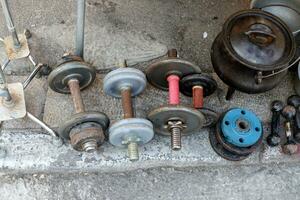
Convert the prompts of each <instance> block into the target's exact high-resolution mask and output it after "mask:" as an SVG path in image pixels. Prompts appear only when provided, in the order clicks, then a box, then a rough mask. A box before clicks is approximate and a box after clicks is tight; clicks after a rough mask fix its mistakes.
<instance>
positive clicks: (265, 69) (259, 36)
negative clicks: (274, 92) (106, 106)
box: [211, 9, 296, 99]
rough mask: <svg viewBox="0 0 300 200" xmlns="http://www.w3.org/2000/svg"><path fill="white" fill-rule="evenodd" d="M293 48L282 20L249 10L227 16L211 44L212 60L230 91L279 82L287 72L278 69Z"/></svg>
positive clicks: (257, 88) (259, 88) (264, 88)
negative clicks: (220, 30) (221, 28)
mask: <svg viewBox="0 0 300 200" xmlns="http://www.w3.org/2000/svg"><path fill="white" fill-rule="evenodd" d="M295 50H296V45H295V39H294V37H293V34H292V32H291V31H290V29H289V28H288V27H287V25H286V24H285V23H284V22H283V21H282V20H281V19H279V18H278V17H276V16H274V15H272V14H270V13H267V12H264V11H261V10H256V9H251V10H244V11H240V12H237V13H235V14H233V15H232V16H230V17H229V18H228V19H227V21H226V22H225V24H224V26H223V30H222V32H221V33H220V34H219V35H218V36H217V38H216V39H215V41H214V43H213V45H212V49H211V59H212V64H213V67H214V70H215V72H216V73H217V74H218V76H219V77H220V78H221V79H222V80H223V81H224V82H225V83H226V84H227V85H228V86H229V87H230V90H229V92H231V93H233V91H234V90H235V89H236V90H239V91H242V92H245V93H249V94H252V93H261V92H265V91H268V90H270V89H272V88H274V87H275V86H276V85H277V84H279V83H280V82H281V80H282V78H283V77H284V76H285V75H286V73H287V72H286V71H282V72H281V70H282V69H284V68H286V67H287V66H288V65H289V62H290V61H291V60H292V59H293V57H294V55H295ZM279 72H280V73H279ZM230 98H231V95H229V94H228V95H227V99H230Z"/></svg>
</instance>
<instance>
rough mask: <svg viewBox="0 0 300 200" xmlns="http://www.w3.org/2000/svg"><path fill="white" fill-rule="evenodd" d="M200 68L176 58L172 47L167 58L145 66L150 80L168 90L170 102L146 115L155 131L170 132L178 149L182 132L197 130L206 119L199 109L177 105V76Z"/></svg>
mask: <svg viewBox="0 0 300 200" xmlns="http://www.w3.org/2000/svg"><path fill="white" fill-rule="evenodd" d="M200 72H201V71H200V69H199V67H198V66H196V65H195V64H193V63H190V62H188V61H185V60H183V59H180V58H177V51H176V50H175V49H172V50H169V52H168V58H167V59H164V60H162V61H159V62H155V63H153V64H151V65H150V66H149V67H148V68H147V71H146V75H147V79H148V81H149V83H151V84H152V85H153V86H155V87H157V88H159V89H161V90H166V91H169V105H167V106H163V107H160V108H157V109H155V110H153V111H152V112H150V113H149V114H148V119H150V121H152V123H153V125H154V129H155V132H156V133H158V134H161V135H167V136H171V147H172V149H173V150H180V149H181V136H182V135H188V134H191V133H194V132H196V131H198V130H199V129H200V128H201V127H202V126H203V123H204V121H205V118H204V116H203V114H202V113H201V112H199V111H197V110H196V109H194V108H189V107H185V106H181V105H179V104H180V96H179V80H180V78H181V77H183V76H185V75H187V74H192V73H200Z"/></svg>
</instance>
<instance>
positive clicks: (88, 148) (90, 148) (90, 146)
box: [82, 140, 98, 153]
mask: <svg viewBox="0 0 300 200" xmlns="http://www.w3.org/2000/svg"><path fill="white" fill-rule="evenodd" d="M97 147H98V145H97V141H96V140H90V141H86V142H85V143H83V145H82V149H83V150H84V151H85V152H88V153H92V152H94V151H96V150H97Z"/></svg>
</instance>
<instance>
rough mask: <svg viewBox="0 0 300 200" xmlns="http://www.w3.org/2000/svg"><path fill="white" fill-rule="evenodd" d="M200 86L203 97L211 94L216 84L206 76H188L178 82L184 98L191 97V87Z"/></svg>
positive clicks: (200, 74)
mask: <svg viewBox="0 0 300 200" xmlns="http://www.w3.org/2000/svg"><path fill="white" fill-rule="evenodd" d="M194 86H202V87H203V96H204V97H206V96H209V95H211V94H213V93H214V92H215V91H216V89H217V82H216V81H215V80H214V79H213V78H212V77H211V76H209V75H208V74H202V73H199V74H189V75H187V76H184V77H183V78H182V79H181V80H180V92H181V93H182V94H184V95H185V96H189V97H191V96H193V87H194Z"/></svg>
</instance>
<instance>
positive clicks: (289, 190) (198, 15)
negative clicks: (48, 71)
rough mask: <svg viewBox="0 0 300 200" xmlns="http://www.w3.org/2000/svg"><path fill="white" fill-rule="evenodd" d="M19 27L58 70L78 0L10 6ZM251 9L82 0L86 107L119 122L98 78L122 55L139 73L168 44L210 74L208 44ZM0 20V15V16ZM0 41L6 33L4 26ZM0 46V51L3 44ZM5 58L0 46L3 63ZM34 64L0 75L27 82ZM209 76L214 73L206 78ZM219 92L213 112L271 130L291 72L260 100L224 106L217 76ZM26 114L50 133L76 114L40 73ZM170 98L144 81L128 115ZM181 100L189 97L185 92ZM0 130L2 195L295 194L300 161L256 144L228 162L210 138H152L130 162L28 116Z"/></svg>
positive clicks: (69, 46)
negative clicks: (246, 114) (89, 69)
mask: <svg viewBox="0 0 300 200" xmlns="http://www.w3.org/2000/svg"><path fill="white" fill-rule="evenodd" d="M9 3H10V5H11V8H12V13H13V16H14V21H15V22H16V26H17V28H18V30H19V31H22V30H23V29H24V28H28V29H30V31H31V32H32V38H31V39H30V40H29V44H30V47H31V51H32V54H33V55H34V57H35V58H36V60H38V61H39V62H43V63H48V64H49V65H50V66H51V67H53V68H54V67H55V65H56V64H58V62H59V58H60V57H61V55H62V54H63V53H65V52H72V51H73V50H74V45H73V40H74V37H73V33H74V24H73V22H74V14H73V11H74V9H75V7H74V6H75V1H70V0H65V1H61V0H52V1H45V0H30V1H29V0H23V1H18V0H11V1H9ZM248 7H249V1H248V0H243V1H241V0H230V1H228V0H227V1H226V0H176V1H175V0H165V1H163V0H152V1H148V0H87V23H86V47H85V50H86V51H85V59H86V60H87V61H89V62H91V63H92V64H93V65H94V66H95V67H96V69H97V70H98V72H99V74H98V76H97V79H96V81H95V82H94V84H93V85H92V86H91V87H90V88H88V89H87V90H85V91H83V97H84V103H85V105H86V108H87V110H95V111H102V112H105V113H106V114H107V115H108V116H109V117H110V119H111V122H112V123H114V122H115V121H117V120H118V119H120V118H121V116H122V110H121V104H120V100H118V99H113V98H111V97H109V96H107V95H105V94H104V93H103V90H102V86H103V84H102V80H103V77H104V75H105V74H106V73H107V72H108V71H110V70H112V69H114V68H116V67H117V63H118V62H119V61H120V60H123V59H126V60H127V61H128V64H129V65H130V66H132V67H136V68H139V69H141V70H144V69H145V68H146V67H147V66H148V65H149V63H151V62H152V60H153V59H159V57H161V56H163V55H164V54H165V53H166V51H167V49H168V48H177V49H178V51H179V55H180V56H181V57H183V58H185V59H187V60H190V61H192V62H195V63H196V64H198V65H199V66H200V67H201V69H202V70H203V71H206V72H210V73H212V72H213V70H212V67H211V62H210V54H209V53H210V47H211V44H212V42H213V40H214V38H215V36H216V35H217V34H218V33H219V31H220V30H221V28H222V24H223V23H224V21H225V19H226V17H228V16H229V15H230V14H232V13H234V12H235V11H238V10H241V9H245V8H248ZM0 16H2V13H1V11H0ZM0 33H1V34H0V36H2V35H3V36H5V35H7V31H6V27H5V24H4V22H3V20H1V21H0ZM0 48H2V47H1V46H0ZM4 59H5V53H4V51H2V50H0V60H2V61H3V60H4ZM30 70H31V67H30V65H29V62H27V61H24V60H22V61H15V62H13V63H12V65H10V66H9V67H8V68H7V69H6V73H7V74H8V80H9V82H20V81H24V80H25V78H26V75H28V73H29V71H30ZM213 75H214V74H213ZM214 77H215V78H216V80H217V81H218V90H217V91H216V93H215V94H213V95H212V96H210V97H208V98H206V100H205V106H206V107H209V108H214V109H216V110H217V111H219V112H220V113H221V112H223V111H225V110H227V109H228V108H231V107H245V108H248V109H250V110H252V111H254V112H255V113H257V115H258V116H259V117H260V118H261V120H262V121H263V123H264V125H265V135H267V134H268V133H269V122H270V111H269V104H270V102H271V101H272V100H275V99H280V100H283V101H285V99H286V98H287V97H288V96H289V95H291V94H293V92H294V91H293V83H292V79H293V75H292V74H289V75H288V76H287V77H286V78H285V79H284V80H283V81H282V83H281V84H280V85H279V86H278V87H276V88H275V89H273V90H271V91H268V92H266V93H264V94H257V95H247V94H242V93H239V92H237V94H236V95H235V97H234V99H233V100H232V101H230V102H227V101H225V100H224V95H225V92H226V86H225V85H224V84H223V83H222V82H221V81H220V80H219V79H218V77H216V76H215V75H214ZM25 96H26V100H27V110H28V111H30V112H31V113H33V114H34V115H36V116H37V117H39V118H40V119H43V120H44V121H45V122H46V123H48V124H49V125H50V126H51V127H52V128H54V129H57V128H58V127H59V125H60V124H61V123H62V122H63V121H64V120H66V119H67V118H69V117H70V116H71V115H72V113H73V112H74V110H73V107H72V105H71V98H70V96H69V95H62V94H58V93H55V92H53V91H52V90H50V89H48V84H47V79H46V77H44V78H40V79H35V80H34V81H33V82H32V84H31V85H30V86H29V87H28V89H26V91H25ZM166 100H167V93H166V92H162V91H159V90H157V89H155V88H154V87H152V86H150V85H148V86H147V88H146V91H145V92H144V93H143V94H142V95H140V96H139V97H137V98H135V99H134V106H135V114H136V115H137V116H139V117H145V116H146V115H147V113H148V112H149V111H151V110H152V109H154V108H156V107H158V106H160V105H163V104H165V103H166ZM182 102H183V104H186V105H187V104H190V103H191V99H190V98H186V97H183V96H182ZM1 130H2V131H1V134H0V169H1V170H0V199H8V200H9V199H14V200H19V199H22V200H23V199H283V198H296V199H297V196H299V192H298V190H297V188H298V187H299V184H300V181H299V177H300V176H299V172H300V168H299V167H298V163H299V161H300V158H299V156H298V155H295V156H287V155H283V154H282V153H281V151H280V149H278V148H273V149H271V148H269V147H267V146H266V145H265V144H263V145H262V146H261V147H260V148H259V149H258V150H257V151H256V152H255V153H254V154H253V155H251V156H250V157H249V158H248V159H246V160H244V161H242V162H234V163H233V162H229V161H226V160H224V159H222V158H221V157H219V156H218V155H217V154H216V153H215V152H214V151H213V150H212V148H211V147H210V144H209V141H208V132H209V131H213V130H212V129H203V130H201V131H199V132H198V133H196V134H194V135H191V136H188V137H185V138H183V149H182V151H180V152H173V151H171V150H170V148H169V146H170V139H169V138H165V137H161V136H155V138H154V140H153V141H151V142H150V143H148V144H146V145H145V146H143V147H140V156H141V158H140V160H139V161H138V162H134V163H132V162H130V161H128V159H127V157H126V150H124V149H118V148H115V147H113V146H112V145H110V144H108V143H105V144H104V145H103V146H102V147H101V149H100V150H99V151H98V152H95V153H93V154H86V153H78V152H76V151H74V150H73V149H72V148H71V147H70V145H61V144H59V143H57V142H55V140H53V138H52V137H50V136H48V135H47V134H45V131H44V130H42V129H41V128H40V127H39V126H38V125H37V124H35V123H33V122H31V121H30V120H29V119H28V118H24V119H20V120H14V121H8V122H4V123H3V124H2V129H1Z"/></svg>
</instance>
